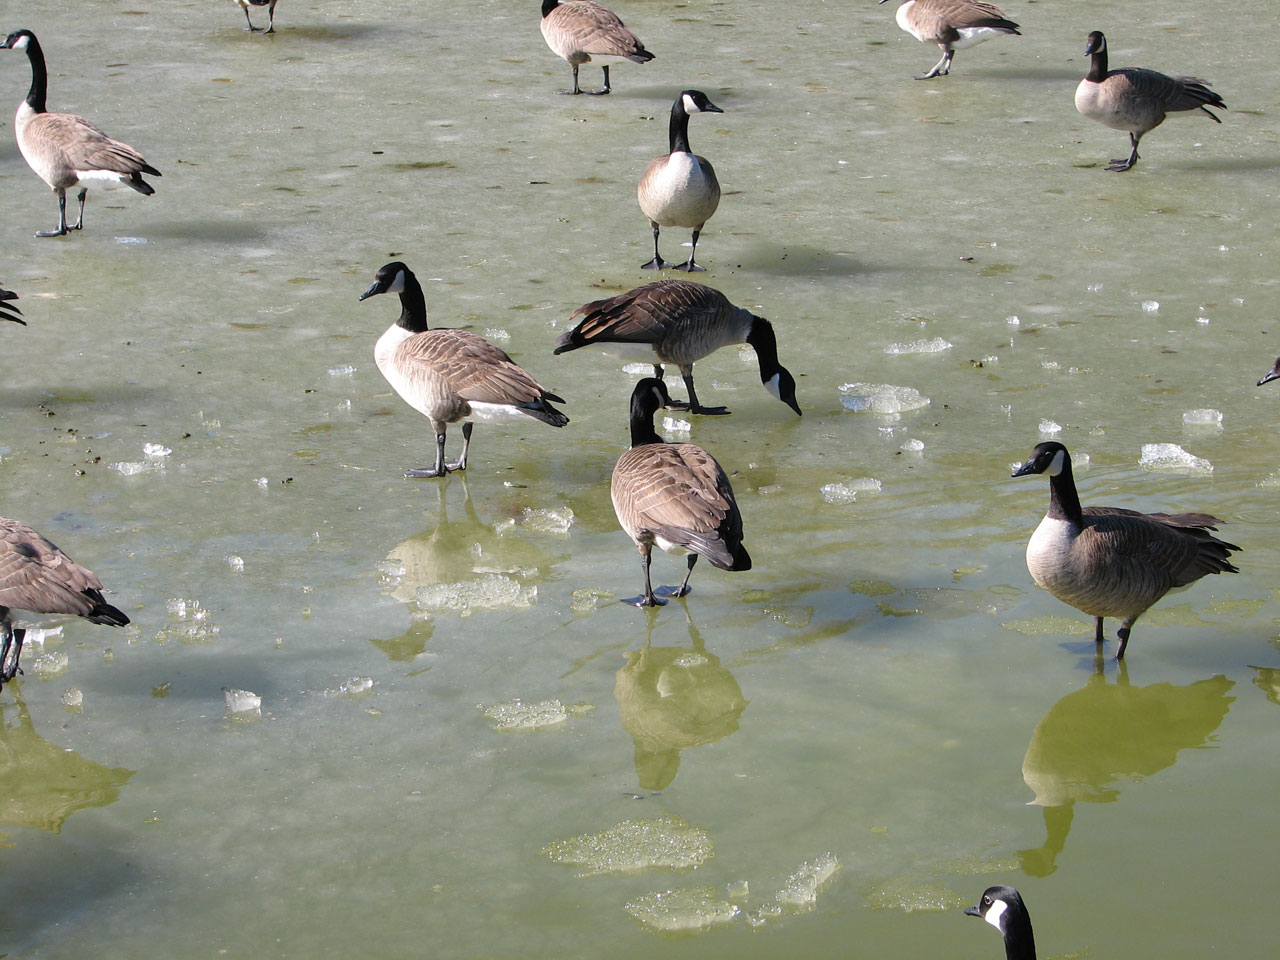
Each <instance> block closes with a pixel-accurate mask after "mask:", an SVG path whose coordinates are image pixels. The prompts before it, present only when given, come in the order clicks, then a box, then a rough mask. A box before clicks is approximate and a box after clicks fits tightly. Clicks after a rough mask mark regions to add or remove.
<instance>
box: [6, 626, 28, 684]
mask: <svg viewBox="0 0 1280 960" xmlns="http://www.w3.org/2000/svg"><path fill="white" fill-rule="evenodd" d="M4 634H5V635H4V646H3V647H0V685H3V684H6V683H8V682H9V681H10V680H12V679H13V678H14V677H16V676H20V675H21V674H22V668H21V667H19V666H18V658H19V657H20V656H22V641H23V640H24V639H26V636H27V631H26V630H23V629H18V630H15V629H14V628H13V624H11V623H9V622H8V621H5V623H4Z"/></svg>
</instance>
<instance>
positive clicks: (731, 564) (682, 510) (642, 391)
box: [609, 377, 751, 607]
mask: <svg viewBox="0 0 1280 960" xmlns="http://www.w3.org/2000/svg"><path fill="white" fill-rule="evenodd" d="M670 402H671V397H670V396H668V394H667V387H666V384H664V383H663V382H662V381H661V380H658V379H657V378H655V377H646V378H645V379H644V380H641V381H640V382H639V383H637V384H636V388H635V390H634V391H632V393H631V449H630V450H628V451H627V452H626V453H624V454H623V455H622V456H621V457H619V458H618V462H617V464H615V465H614V468H613V480H612V482H611V483H610V486H609V494H610V497H611V498H612V499H613V510H614V513H616V514H617V515H618V523H619V524H620V525H621V526H622V529H623V530H625V531H626V532H627V536H629V537H630V538H631V539H632V540H633V541H634V542H635V545H636V546H637V547H638V548H639V550H640V564H641V566H642V567H643V568H644V595H643V596H639V597H635V598H634V599H630V600H626V601H625V602H626V603H632V604H635V605H636V606H638V607H654V606H661V605H662V604H664V603H665V602H666V601H665V600H662V599H659V597H658V596H656V595H655V594H654V590H653V586H652V584H651V582H650V580H649V563H650V554H651V553H652V552H653V548H654V546H655V545H657V546H659V547H661V548H662V549H663V550H666V551H667V552H668V553H675V554H681V553H687V554H688V555H689V567H688V570H687V571H686V572H685V575H684V583H682V584H681V585H680V586H679V587H677V588H676V589H674V590H671V589H668V588H665V587H664V588H661V591H660V592H662V593H663V594H664V595H666V596H671V597H683V596H685V595H686V594H687V593H688V592H689V576H690V574H692V573H693V565H694V564H695V563H697V562H698V557H699V555H701V556H704V557H706V558H707V559H708V560H709V561H711V563H712V564H713V565H715V566H717V567H719V568H720V569H721V570H750V569H751V556H750V554H748V553H747V548H746V547H744V546H743V545H742V514H740V513H739V512H738V503H737V501H736V500H734V498H733V488H732V487H730V486H729V478H728V477H727V476H726V475H725V472H724V470H723V468H721V466H720V464H718V463H717V462H716V459H715V457H713V456H711V454H709V453H707V451H705V450H703V449H702V448H701V447H699V446H697V445H695V444H692V443H667V442H666V441H664V440H663V439H662V437H660V436H658V434H657V432H656V431H654V429H653V415H654V414H655V413H657V411H658V410H659V409H661V408H662V407H665V406H667V405H668V404H670Z"/></svg>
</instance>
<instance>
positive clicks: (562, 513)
mask: <svg viewBox="0 0 1280 960" xmlns="http://www.w3.org/2000/svg"><path fill="white" fill-rule="evenodd" d="M515 522H516V523H518V524H520V526H522V527H524V528H525V529H526V530H532V531H533V532H534V533H549V534H552V535H554V536H557V537H567V536H568V535H569V528H570V527H572V526H573V510H572V509H570V508H569V507H538V508H534V507H525V508H524V511H523V512H522V513H521V514H520V516H519V517H517V518H516V520H515Z"/></svg>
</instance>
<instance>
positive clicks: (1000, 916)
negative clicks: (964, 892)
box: [964, 885, 1036, 960]
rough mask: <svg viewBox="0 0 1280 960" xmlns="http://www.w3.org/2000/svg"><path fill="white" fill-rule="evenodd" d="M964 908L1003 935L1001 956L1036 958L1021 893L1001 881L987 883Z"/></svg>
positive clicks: (1009, 959) (1024, 959) (1014, 959)
mask: <svg viewBox="0 0 1280 960" xmlns="http://www.w3.org/2000/svg"><path fill="white" fill-rule="evenodd" d="M964 912H965V913H966V914H968V915H969V916H971V917H981V918H982V919H983V920H985V921H987V923H989V924H991V925H992V926H993V927H995V928H996V929H997V930H999V931H1000V933H1001V934H1002V935H1003V936H1004V955H1005V960H1036V937H1035V934H1034V933H1033V932H1032V930H1031V914H1029V913H1028V912H1027V907H1026V905H1025V904H1024V903H1023V902H1022V894H1020V893H1018V891H1017V890H1015V889H1014V888H1013V887H1006V886H1003V885H1000V886H994V887H987V889H986V890H984V891H983V892H982V899H981V900H979V901H978V902H977V903H976V904H975V905H974V906H972V907H965V908H964Z"/></svg>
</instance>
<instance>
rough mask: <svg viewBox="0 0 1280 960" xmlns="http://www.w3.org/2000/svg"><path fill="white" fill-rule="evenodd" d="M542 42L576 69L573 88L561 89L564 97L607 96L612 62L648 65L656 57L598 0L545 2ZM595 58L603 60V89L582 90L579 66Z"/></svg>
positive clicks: (544, 0) (543, 4) (543, 1)
mask: <svg viewBox="0 0 1280 960" xmlns="http://www.w3.org/2000/svg"><path fill="white" fill-rule="evenodd" d="M542 39H544V40H546V41H547V46H548V47H550V48H551V51H552V52H553V53H554V54H556V55H557V56H559V57H563V58H564V59H565V60H567V61H569V66H571V67H573V89H572V90H561V91H560V92H561V93H564V94H579V93H590V94H597V95H604V94H607V93H609V92H611V91H612V90H613V88H612V87H611V86H609V61H613V62H615V63H624V62H626V61H628V60H630V61H631V62H632V63H648V62H649V61H650V60H652V59H653V54H652V53H650V52H649V51H648V50H646V49H645V48H644V44H643V43H641V42H640V39H639V38H638V37H637V36H636V35H635V34H634V33H632V32H631V31H630V30H628V29H627V28H626V25H625V24H623V22H622V21H621V20H619V19H618V17H617V15H616V14H614V12H613V11H612V10H609V9H608V8H607V7H602V6H601V5H600V4H598V3H596V2H595V0H563V2H562V0H542ZM592 57H596V58H598V59H600V60H601V61H603V62H602V63H601V64H600V69H601V70H603V71H604V86H603V87H601V88H600V89H599V90H583V89H582V88H581V87H579V86H578V67H580V66H581V65H582V64H584V63H590V62H591V58H592Z"/></svg>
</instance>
